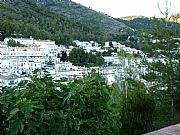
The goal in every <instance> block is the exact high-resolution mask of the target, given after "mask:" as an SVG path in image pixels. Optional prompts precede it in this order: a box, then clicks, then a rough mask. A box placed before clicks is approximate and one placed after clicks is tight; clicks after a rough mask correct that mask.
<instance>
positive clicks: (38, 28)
mask: <svg viewBox="0 0 180 135" xmlns="http://www.w3.org/2000/svg"><path fill="white" fill-rule="evenodd" d="M36 2H37V1H33V0H13V1H12V0H1V1H0V13H1V14H0V31H3V32H4V34H5V36H11V34H16V35H17V36H18V37H29V36H33V37H34V38H37V39H38V38H39V39H51V40H55V41H56V43H57V44H66V45H69V44H70V43H71V42H72V40H74V39H79V40H86V41H89V40H96V41H106V40H110V39H112V36H111V35H110V34H107V33H105V32H100V31H99V30H98V28H95V29H92V28H91V27H89V26H88V24H82V23H81V22H79V21H76V20H73V19H69V18H67V17H64V16H61V15H58V14H56V13H54V12H51V11H49V10H48V9H47V8H45V7H43V6H42V5H40V4H38V5H37V4H36Z"/></svg>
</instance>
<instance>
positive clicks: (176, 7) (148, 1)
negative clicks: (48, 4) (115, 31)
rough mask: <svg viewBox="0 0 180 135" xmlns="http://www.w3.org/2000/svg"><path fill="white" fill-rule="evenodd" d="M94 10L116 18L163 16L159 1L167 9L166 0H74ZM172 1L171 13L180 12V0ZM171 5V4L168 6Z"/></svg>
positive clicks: (163, 8) (162, 7) (162, 8)
mask: <svg viewBox="0 0 180 135" xmlns="http://www.w3.org/2000/svg"><path fill="white" fill-rule="evenodd" d="M72 1H74V2H77V3H80V4H82V5H84V6H87V7H90V8H91V9H93V10H96V11H100V12H103V13H105V14H107V15H110V16H112V17H115V18H119V17H126V16H132V15H142V16H146V17H163V15H162V14H161V13H160V11H159V9H158V6H157V5H158V2H159V5H160V8H161V10H162V11H165V0H72ZM169 1H171V10H170V11H171V14H172V13H178V12H179V13H180V0H169ZM168 7H169V6H168Z"/></svg>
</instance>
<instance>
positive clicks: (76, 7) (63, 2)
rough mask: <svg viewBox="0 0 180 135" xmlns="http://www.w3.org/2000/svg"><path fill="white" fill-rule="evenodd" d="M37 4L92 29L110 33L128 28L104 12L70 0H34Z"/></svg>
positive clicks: (118, 32) (113, 33) (114, 33)
mask: <svg viewBox="0 0 180 135" xmlns="http://www.w3.org/2000/svg"><path fill="white" fill-rule="evenodd" d="M36 1H37V3H38V4H41V5H44V6H45V7H46V8H48V9H50V10H51V11H53V12H55V13H57V14H59V15H62V16H64V17H68V18H70V19H73V20H76V21H80V22H81V23H83V24H85V25H88V26H89V27H90V28H92V29H96V30H99V31H101V32H106V33H109V34H112V35H118V34H121V33H120V32H121V31H122V29H128V26H127V25H125V24H124V23H121V22H118V21H117V20H115V19H113V18H112V17H109V16H107V15H105V14H102V13H99V12H96V11H94V10H92V9H90V8H87V7H85V6H82V5H80V4H77V3H75V2H73V1H71V0H36Z"/></svg>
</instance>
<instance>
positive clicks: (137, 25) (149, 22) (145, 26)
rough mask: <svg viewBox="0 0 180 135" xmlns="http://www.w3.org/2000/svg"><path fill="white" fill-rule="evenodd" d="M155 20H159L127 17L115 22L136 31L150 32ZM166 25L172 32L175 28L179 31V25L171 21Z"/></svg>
mask: <svg viewBox="0 0 180 135" xmlns="http://www.w3.org/2000/svg"><path fill="white" fill-rule="evenodd" d="M155 19H158V20H159V19H160V18H148V17H144V16H128V17H123V18H117V19H116V20H117V21H119V22H122V23H124V24H126V25H127V26H129V27H131V28H133V29H134V30H136V31H140V30H142V31H151V30H152V29H153V28H154V26H155V25H156V21H155ZM164 23H165V22H164ZM167 24H168V27H169V28H173V29H174V30H176V29H177V28H178V29H179V26H180V24H178V23H175V22H173V21H171V20H170V21H168V22H167Z"/></svg>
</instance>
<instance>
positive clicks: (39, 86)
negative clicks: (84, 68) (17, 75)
mask: <svg viewBox="0 0 180 135" xmlns="http://www.w3.org/2000/svg"><path fill="white" fill-rule="evenodd" d="M37 74H38V76H35V77H32V78H31V81H22V82H21V83H20V84H19V85H18V86H15V87H3V88H2V89H1V98H0V104H1V113H0V115H1V116H2V115H3V117H4V118H3V117H1V120H0V122H1V125H0V127H1V129H5V130H7V131H8V134H10V135H16V134H18V135H20V134H31V135H36V134H40V135H49V134H59V135H79V134H82V135H85V134H86V135H93V134H94V135H102V134H104V135H112V134H118V132H119V129H120V126H121V124H120V121H119V113H118V112H117V111H115V110H116V109H115V108H112V107H111V105H110V104H109V101H110V100H111V98H112V97H111V92H112V90H111V89H112V88H111V87H109V86H107V85H106V84H105V82H104V80H103V79H102V78H101V77H99V76H97V75H95V74H92V75H91V77H89V78H87V79H85V80H83V81H78V80H75V81H74V82H72V83H70V84H68V85H67V86H66V85H62V84H61V83H60V81H59V80H55V81H53V80H52V77H50V76H49V75H48V74H44V73H42V72H38V73H37ZM43 74H44V75H43ZM2 110H3V111H2ZM2 118H3V119H2ZM2 126H3V127H2ZM1 132H3V130H2V131H1ZM2 134H3V133H2Z"/></svg>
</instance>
